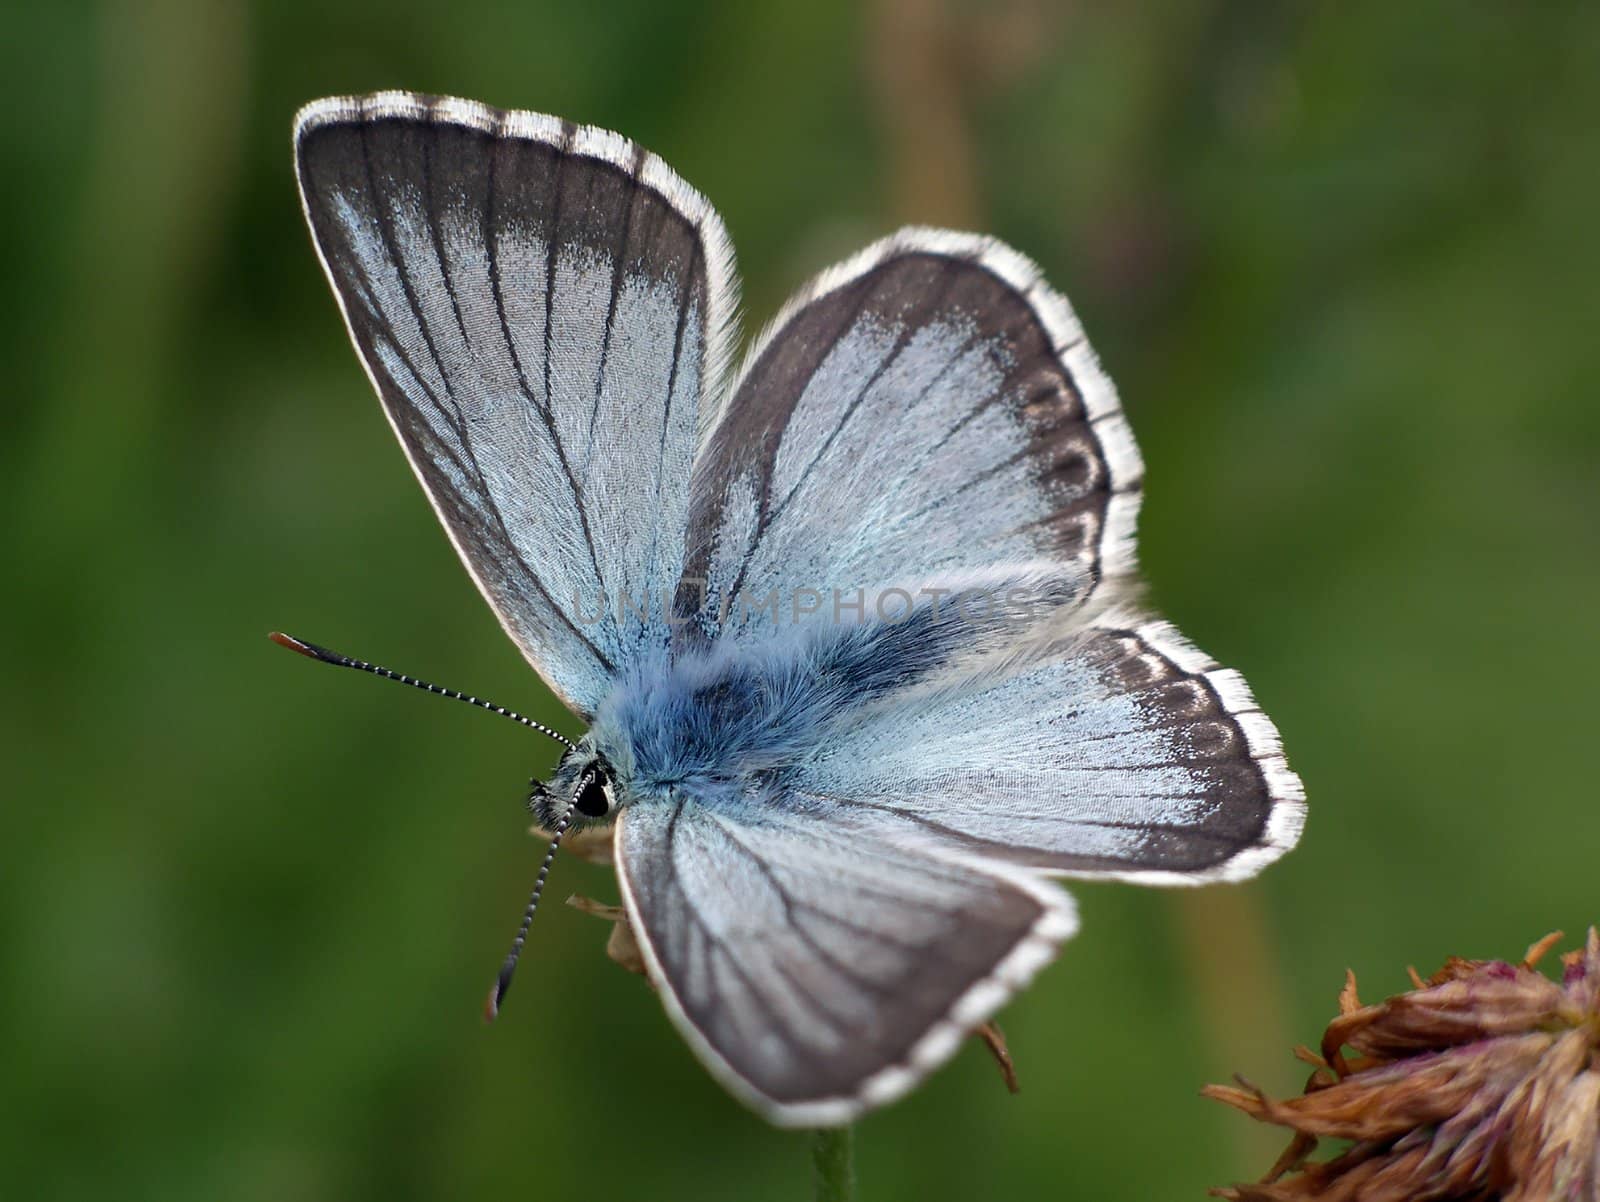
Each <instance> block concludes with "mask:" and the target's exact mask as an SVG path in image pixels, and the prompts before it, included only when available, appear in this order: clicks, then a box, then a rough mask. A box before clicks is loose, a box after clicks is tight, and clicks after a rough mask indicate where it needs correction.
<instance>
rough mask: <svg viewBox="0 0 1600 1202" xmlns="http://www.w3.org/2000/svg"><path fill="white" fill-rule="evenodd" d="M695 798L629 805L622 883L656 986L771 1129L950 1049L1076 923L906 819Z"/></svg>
mask: <svg viewBox="0 0 1600 1202" xmlns="http://www.w3.org/2000/svg"><path fill="white" fill-rule="evenodd" d="M768 800H769V803H770V804H764V805H761V806H759V807H751V808H747V809H746V808H741V809H739V810H737V811H728V810H726V809H722V808H713V807H708V806H705V805H702V804H700V803H698V802H697V801H696V800H695V799H694V798H692V797H683V798H678V799H676V800H673V801H671V802H665V801H663V802H653V803H652V802H643V803H640V804H637V805H635V806H633V807H631V808H629V809H628V810H626V811H624V813H623V816H622V818H621V819H620V822H619V829H618V832H617V836H616V853H617V877H618V880H619V881H620V882H621V885H622V894H623V899H624V902H625V904H626V907H627V911H628V915H629V919H630V922H631V924H632V926H633V929H634V932H635V934H636V936H637V937H638V939H639V944H640V948H641V950H642V951H643V953H644V959H645V965H646V968H647V970H648V972H649V974H650V979H651V981H652V982H653V983H654V984H655V986H656V988H657V990H658V991H659V992H660V994H661V997H662V1000H663V1002H664V1003H665V1005H666V1008H667V1011H668V1013H669V1014H670V1015H671V1016H672V1019H673V1021H674V1022H675V1023H676V1024H677V1026H678V1027H679V1029H680V1030H681V1031H682V1032H683V1034H684V1036H685V1037H686V1038H687V1039H688V1041H689V1044H690V1045H691V1047H693V1048H694V1050H695V1051H696V1053H697V1054H698V1055H699V1056H700V1058H701V1059H702V1060H703V1061H704V1062H705V1064H706V1065H707V1067H708V1068H709V1069H710V1070H711V1071H712V1073H713V1074H714V1075H715V1076H716V1077H717V1078H718V1079H719V1080H720V1081H722V1083H723V1084H724V1085H726V1086H727V1087H728V1088H729V1089H730V1090H731V1091H732V1092H733V1093H734V1094H736V1095H737V1096H738V1097H740V1098H742V1099H743V1100H744V1101H745V1102H746V1103H748V1104H749V1105H751V1106H753V1107H755V1108H756V1109H757V1110H759V1111H760V1112H761V1113H762V1114H763V1115H765V1116H766V1117H767V1118H768V1119H769V1120H771V1121H772V1122H774V1123H777V1124H780V1125H782V1126H791V1127H817V1126H829V1125H834V1124H839V1123H846V1122H849V1121H851V1120H852V1119H854V1118H855V1117H856V1116H857V1115H858V1114H860V1113H861V1112H863V1111H864V1110H866V1109H869V1108H871V1107H873V1106H878V1105H882V1104H883V1103H885V1102H888V1101H890V1100H892V1099H894V1098H896V1097H899V1096H900V1095H901V1094H903V1093H905V1092H906V1091H907V1090H908V1089H910V1088H911V1087H912V1086H913V1085H914V1084H915V1083H916V1082H917V1081H918V1080H920V1079H921V1078H922V1077H923V1076H925V1075H926V1074H927V1073H928V1072H930V1071H931V1070H932V1069H934V1068H935V1067H937V1066H938V1065H939V1064H941V1063H943V1062H944V1061H945V1060H947V1059H948V1058H949V1057H950V1056H951V1055H952V1054H953V1053H954V1051H955V1049H956V1047H957V1046H958V1045H959V1042H960V1040H961V1038H962V1036H963V1035H964V1034H965V1033H966V1032H967V1031H968V1030H969V1029H970V1028H971V1027H973V1026H975V1025H977V1024H978V1023H980V1022H982V1021H983V1020H984V1019H985V1018H987V1017H988V1016H989V1015H990V1014H991V1013H993V1012H994V1010H995V1009H996V1008H998V1007H999V1006H1000V1005H1001V1004H1002V1003H1003V1002H1004V1001H1005V1000H1006V999H1007V998H1009V997H1010V996H1011V995H1012V994H1013V993H1014V992H1015V991H1016V990H1018V989H1020V988H1021V987H1022V986H1023V985H1025V984H1026V983H1027V981H1028V980H1029V978H1031V977H1032V975H1033V974H1034V972H1035V971H1037V969H1038V968H1039V967H1040V966H1041V965H1043V964H1044V963H1046V962H1047V961H1048V960H1049V959H1050V958H1051V957H1052V956H1053V955H1054V952H1055V949H1056V947H1057V945H1059V944H1060V943H1061V942H1062V941H1063V940H1064V939H1066V938H1067V937H1068V936H1070V935H1071V934H1072V932H1073V931H1074V930H1075V928H1076V921H1075V918H1074V912H1073V909H1072V903H1071V900H1070V899H1069V898H1068V897H1067V896H1066V895H1065V894H1064V893H1062V892H1061V891H1060V890H1059V889H1057V888H1056V887H1054V886H1053V885H1050V884H1049V883H1047V882H1041V881H1039V880H1036V879H1034V878H1032V877H1031V876H1029V875H1028V874H1026V873H1020V872H1015V871H1010V870H1007V869H1005V868H1003V867H998V868H986V867H982V866H979V865H976V864H974V863H971V862H967V861H964V860H962V859H960V858H958V857H954V856H950V855H947V854H945V853H944V852H943V851H942V850H941V849H940V848H939V847H938V846H936V845H935V844H933V843H931V842H929V841H927V840H925V839H924V838H923V837H922V835H921V833H920V832H919V831H918V830H917V829H916V828H915V826H914V825H913V824H911V823H909V822H900V821H895V820H891V819H888V818H885V817H884V816H881V815H871V814H868V813H865V812H862V813H857V814H850V813H840V814H837V815H834V816H832V817H831V818H830V820H829V821H826V822H819V821H817V820H816V817H815V816H814V815H811V814H807V813H805V812H804V811H802V810H799V809H796V808H793V807H791V806H788V805H786V804H784V803H783V800H782V799H781V798H771V799H768Z"/></svg>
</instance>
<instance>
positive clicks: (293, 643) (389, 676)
mask: <svg viewBox="0 0 1600 1202" xmlns="http://www.w3.org/2000/svg"><path fill="white" fill-rule="evenodd" d="M267 637H268V638H269V639H271V640H272V641H273V642H274V643H276V644H278V646H280V647H287V648H288V649H289V650H290V651H293V652H296V653H297V654H299V655H303V656H305V657H306V658H307V659H316V660H321V661H322V662H323V663H325V664H333V665H334V666H335V667H338V668H354V669H355V670H356V671H358V672H370V673H371V674H372V675H373V676H381V677H383V679H385V680H397V681H399V682H400V683H401V684H408V685H410V686H411V687H412V688H414V689H423V690H425V691H427V692H429V693H437V694H438V695H439V696H441V697H449V698H450V699H451V700H453V701H465V702H466V703H467V704H468V705H475V706H477V707H478V708H479V709H484V710H488V711H489V712H490V713H491V714H499V715H500V716H501V717H502V718H510V719H511V720H512V721H513V722H519V723H521V724H522V725H523V726H526V727H527V728H528V729H529V730H536V731H538V732H539V733H540V734H542V735H549V736H550V737H551V738H552V739H554V740H555V741H556V742H558V743H562V744H564V745H565V746H567V747H568V748H572V747H574V746H576V744H574V743H573V741H572V740H571V739H569V738H567V736H566V735H563V734H557V733H556V732H555V731H553V730H551V729H550V728H549V727H548V726H546V725H545V724H544V723H543V722H535V721H534V720H533V719H532V718H524V717H523V716H522V715H521V714H519V713H517V712H516V711H515V710H508V709H506V708H505V707H504V706H501V705H496V704H494V702H492V701H484V700H483V699H482V698H480V697H470V696H468V695H467V694H466V693H458V692H457V691H456V690H455V689H444V688H440V687H439V686H438V685H436V684H429V683H428V682H427V681H425V680H418V679H417V678H416V677H414V676H406V675H404V674H403V673H400V672H391V671H390V670H389V669H388V668H380V667H379V666H378V665H377V664H369V663H367V661H366V660H362V659H351V658H350V657H349V656H348V655H340V654H339V653H338V652H337V651H329V650H328V649H327V648H326V647H319V646H317V645H316V644H315V643H308V642H306V641H305V640H304V639H297V638H295V637H293V636H292V635H287V634H281V633H279V632H278V631H276V630H274V631H273V632H272V633H271V634H269V635H268V636H267Z"/></svg>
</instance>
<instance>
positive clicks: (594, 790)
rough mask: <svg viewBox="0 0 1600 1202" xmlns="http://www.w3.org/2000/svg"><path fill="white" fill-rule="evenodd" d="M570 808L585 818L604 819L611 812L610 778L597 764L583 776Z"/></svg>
mask: <svg viewBox="0 0 1600 1202" xmlns="http://www.w3.org/2000/svg"><path fill="white" fill-rule="evenodd" d="M572 807H573V809H575V810H577V811H578V813H580V814H582V815H583V816H584V817H585V818H604V817H605V816H606V815H607V814H609V813H610V812H611V778H610V777H609V776H607V775H606V772H605V769H604V768H602V767H600V765H599V764H596V765H595V766H594V767H592V768H591V769H589V771H587V772H585V773H584V774H583V778H582V779H581V780H580V781H579V782H578V791H577V793H576V794H574V795H573V798H572Z"/></svg>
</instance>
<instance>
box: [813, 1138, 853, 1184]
mask: <svg viewBox="0 0 1600 1202" xmlns="http://www.w3.org/2000/svg"><path fill="white" fill-rule="evenodd" d="M811 1179H812V1182H813V1183H814V1184H815V1186H816V1198H817V1202H855V1196H856V1129H855V1128H854V1127H822V1128H819V1129H818V1130H816V1131H814V1132H812V1134H811Z"/></svg>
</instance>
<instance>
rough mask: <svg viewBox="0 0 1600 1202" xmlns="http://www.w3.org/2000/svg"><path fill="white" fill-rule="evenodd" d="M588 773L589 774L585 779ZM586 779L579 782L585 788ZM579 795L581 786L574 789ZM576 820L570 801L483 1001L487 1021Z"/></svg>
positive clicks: (513, 969) (504, 988)
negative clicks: (562, 840)
mask: <svg viewBox="0 0 1600 1202" xmlns="http://www.w3.org/2000/svg"><path fill="white" fill-rule="evenodd" d="M586 779H587V774H585V780H586ZM583 784H584V781H580V782H579V787H580V788H581V787H582V785H583ZM573 796H574V797H576V796H577V790H576V789H575V790H574V791H573ZM571 822H572V806H571V805H570V804H569V805H568V806H567V808H566V809H565V810H563V811H562V812H561V817H560V819H559V820H557V822H556V828H555V830H554V831H552V832H551V834H550V850H549V851H547V852H545V853H544V863H543V864H540V865H539V875H538V876H537V877H535V878H534V882H533V894H532V896H530V897H529V898H528V908H527V909H526V910H524V911H523V912H522V925H521V926H519V927H518V928H517V937H516V938H515V939H513V940H512V941H511V950H510V951H509V952H508V953H506V962H505V963H504V964H502V965H501V966H500V975H499V976H498V977H497V978H495V983H494V988H493V989H491V990H489V998H488V1000H487V1001H486V1002H484V1004H483V1021H484V1022H486V1023H492V1022H494V1020H495V1019H496V1018H497V1017H498V1016H499V1014H500V1003H501V1002H503V1001H504V1000H505V996H506V991H507V990H509V989H510V988H511V974H512V973H514V972H516V971H517V957H519V956H521V955H522V945H523V944H524V943H526V942H527V941H528V928H529V927H530V926H532V925H533V913H534V911H535V910H537V909H538V908H539V898H540V896H541V895H542V894H543V893H544V882H545V878H546V877H548V876H549V875H550V865H551V864H552V863H554V862H555V858H556V852H557V851H559V850H560V848H561V837H562V836H563V835H565V834H566V833H567V827H568V826H569V825H570V824H571Z"/></svg>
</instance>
